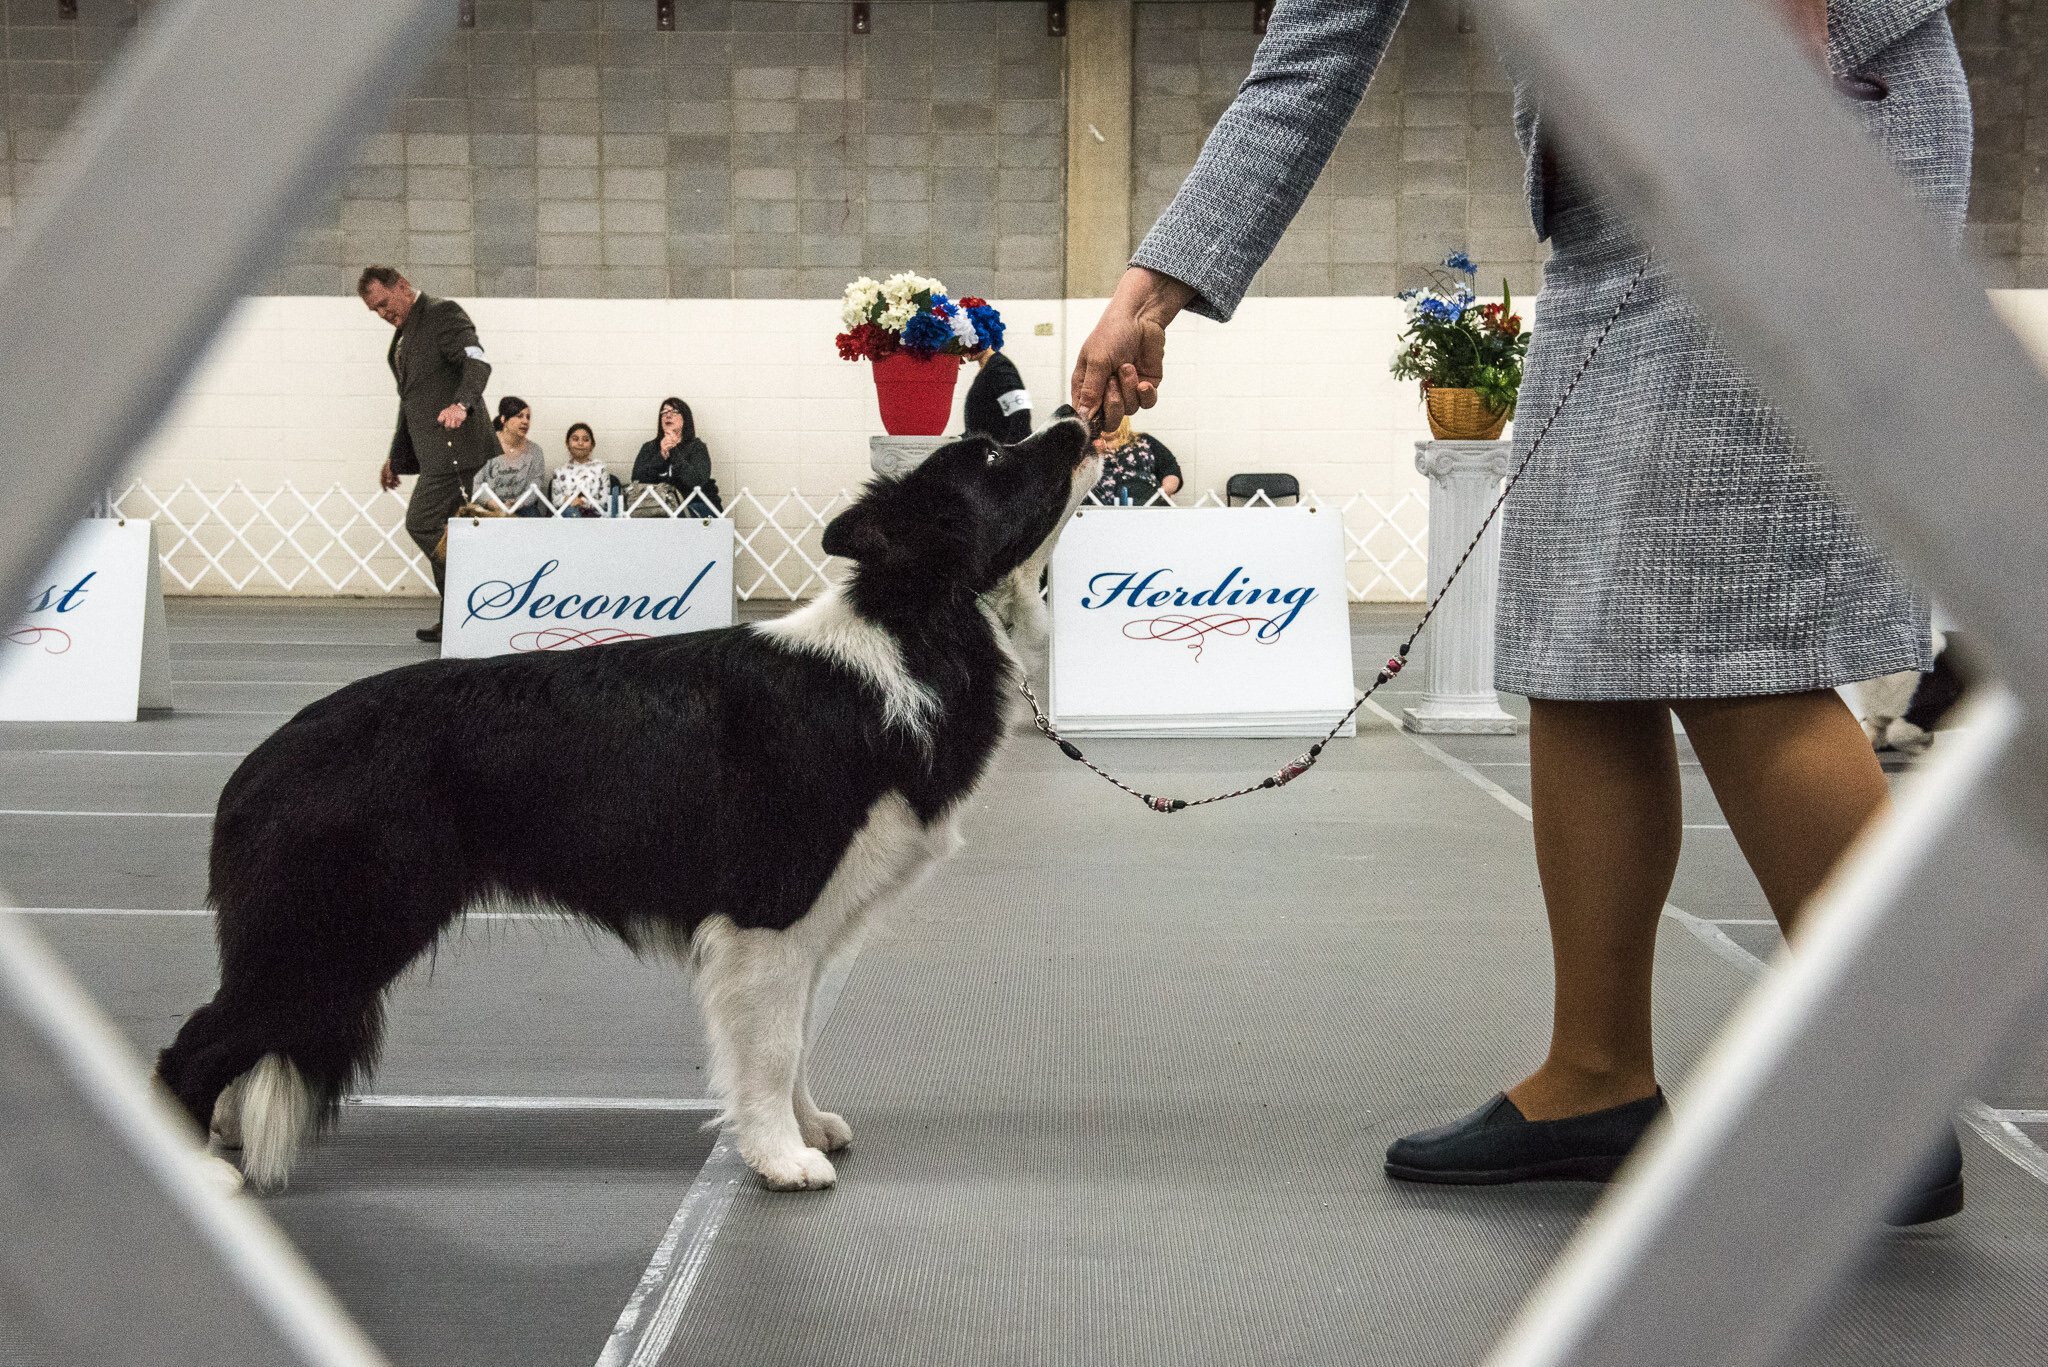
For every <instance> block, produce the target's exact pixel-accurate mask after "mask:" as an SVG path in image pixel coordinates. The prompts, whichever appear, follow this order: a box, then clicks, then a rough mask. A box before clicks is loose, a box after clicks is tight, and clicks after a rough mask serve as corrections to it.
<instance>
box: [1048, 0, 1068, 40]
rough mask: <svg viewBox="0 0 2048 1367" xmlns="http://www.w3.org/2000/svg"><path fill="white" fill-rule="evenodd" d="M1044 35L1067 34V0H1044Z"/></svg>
mask: <svg viewBox="0 0 2048 1367" xmlns="http://www.w3.org/2000/svg"><path fill="white" fill-rule="evenodd" d="M1045 36H1046V37H1048V38H1064V37H1066V36H1067V0H1045Z"/></svg>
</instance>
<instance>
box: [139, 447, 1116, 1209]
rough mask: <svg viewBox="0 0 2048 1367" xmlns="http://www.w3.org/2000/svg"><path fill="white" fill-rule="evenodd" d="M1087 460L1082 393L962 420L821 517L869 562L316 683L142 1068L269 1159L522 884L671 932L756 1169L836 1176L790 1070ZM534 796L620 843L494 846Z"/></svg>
mask: <svg viewBox="0 0 2048 1367" xmlns="http://www.w3.org/2000/svg"><path fill="white" fill-rule="evenodd" d="M1099 463H1100V462H1099V460H1098V459H1097V458H1096V457H1094V456H1093V455H1092V454H1091V451H1090V443H1089V440H1088V432H1087V429H1086V427H1085V426H1084V425H1083V424H1082V423H1080V422H1079V421H1076V420H1073V419H1067V420H1064V421H1061V422H1058V423H1056V424H1054V425H1053V426H1051V427H1048V428H1046V429H1045V430H1043V431H1041V432H1039V433H1037V434H1035V435H1034V436H1032V437H1031V438H1029V439H1028V440H1026V441H1024V442H1022V443H1019V444H1018V445H1015V446H1010V447H1003V446H999V445H997V444H996V443H995V442H993V441H991V440H989V439H987V438H984V437H968V438H965V439H962V440H960V441H958V442H955V443H952V444H950V445H948V446H944V447H941V448H940V449H939V450H938V451H936V452H935V453H934V454H933V455H932V456H931V457H930V458H929V459H927V460H926V461H925V463H924V464H922V465H920V466H919V467H917V468H916V469H915V470H913V471H911V472H910V473H909V474H907V475H904V476H902V477H900V478H896V479H883V480H879V481H876V482H875V483H872V484H870V485H869V486H868V488H867V490H866V491H865V492H864V493H863V494H862V496H861V498H860V499H859V500H858V501H857V502H855V503H854V504H853V506H851V507H850V508H848V509H847V510H846V511H845V512H844V513H841V514H840V515H839V516H838V517H837V518H836V519H834V520H833V522H832V523H831V525H829V526H828V527H827V528H826V529H825V535H824V548H825V550H826V551H828V552H830V553H831V554H833V555H837V556H842V557H845V558H846V559H849V560H851V561H852V562H853V569H852V570H851V572H850V573H849V575H848V577H847V578H846V581H845V582H844V584H843V585H841V586H839V587H836V588H833V589H831V590H828V591H827V592H826V593H825V594H824V595H823V596H822V597H820V598H818V599H817V600H816V601H814V602H813V603H811V604H810V605H808V606H806V607H804V608H802V609H800V610H798V611H796V612H794V613H791V614H790V615H789V616H787V617H784V618H781V619H779V620H777V621H773V622H767V623H762V624H756V625H752V626H741V627H734V628H730V629H727V630H722V631H706V632H699V633H696V634H693V635H685V636H665V637H659V638H656V639H653V640H647V641H631V642H623V643H618V644H613V645H603V646H596V647H592V648H589V649H585V650H577V651H568V652H562V653H559V654H547V653H541V654H533V655H517V656H500V657H497V658H492V659H481V660H437V661H431V662H428V663H424V664H417V665H411V666H408V667H406V668H403V669H396V670H392V671H390V672H389V673H385V674H380V675H377V676H376V677H374V678H369V679H364V680H361V681H360V682H357V683H354V684H351V685H349V686H348V687H346V688H343V689H341V690H339V691H338V692H335V693H334V694H332V695H330V696H328V697H326V698H324V699H322V700H321V701H319V702H316V703H314V704H313V705H312V706H310V707H308V708H306V709H305V710H304V711H303V712H301V713H299V714H298V715H297V716H296V717H294V718H293V719H292V720H291V721H289V722H287V723H286V724H285V725H284V726H282V727H280V728H279V729H278V730H277V731H276V732H275V733H274V734H273V735H272V736H271V737H270V738H269V739H268V740H266V741H264V742H263V744H262V745H260V746H258V747H257V748H256V750H255V751H253V752H252V753H251V754H250V755H249V757H248V758H247V759H245V760H244V761H243V762H242V764H241V767H240V768H238V769H237V770H236V771H235V774H234V776H233V777H232V778H231V779H229V780H228V783H227V786H226V788H225V789H223V791H222V793H221V798H220V809H219V814H218V817H217V819H216V823H215V826H214V832H213V850H212V855H211V863H210V889H209V899H210V901H211V903H212V905H213V907H214V908H215V910H216V911H217V913H218V932H219V939H220V957H221V985H220V990H219V991H218V992H217V993H216V994H215V995H214V998H213V1000H212V1001H211V1002H209V1003H208V1004H206V1005H205V1006H202V1007H200V1008H199V1009H198V1010H197V1011H196V1012H194V1013H193V1014H192V1016H191V1017H190V1019H188V1020H187V1021H186V1022H185V1025H184V1028H183V1029H181V1030H180V1031H179V1032H178V1037H177V1039H176V1040H175V1041H174V1042H173V1043H172V1044H171V1046H170V1047H169V1048H168V1049H166V1050H164V1051H163V1053H162V1055H161V1056H159V1058H158V1061H157V1074H158V1076H159V1077H160V1078H161V1079H162V1080H163V1082H164V1084H165V1085H166V1086H168V1087H169V1088H170V1090H171V1091H172V1092H173V1093H174V1094H175V1095H176V1097H177V1099H178V1101H179V1102H180V1103H182V1105H183V1106H184V1108H185V1109H186V1110H187V1111H189V1112H190V1113H191V1114H192V1116H193V1117H194V1119H196V1120H197V1121H198V1122H199V1123H200V1124H201V1125H202V1126H205V1125H207V1124H208V1123H209V1122H210V1123H211V1124H212V1126H213V1128H214V1129H215V1131H216V1133H218V1134H219V1135H220V1136H221V1137H222V1138H223V1140H225V1141H227V1142H228V1143H229V1144H233V1143H235V1142H237V1141H239V1142H240V1143H241V1144H242V1146H243V1159H242V1167H243V1171H244V1173H245V1174H246V1176H247V1177H248V1179H249V1180H250V1181H251V1182H252V1183H254V1184H255V1185H257V1186H259V1187H266V1188H269V1187H276V1186H278V1185H280V1184H282V1183H283V1182H284V1181H285V1179H286V1177H287V1176H288V1175H289V1173H290V1169H291V1164H292V1160H293V1158H294V1156H295V1155H296V1153H297V1150H298V1147H299V1145H300V1143H301V1141H302V1140H303V1139H304V1138H305V1137H306V1136H307V1135H308V1134H310V1133H311V1132H313V1131H314V1130H316V1129H318V1128H320V1127H322V1126H324V1125H326V1124H327V1123H330V1122H331V1121H332V1120H333V1119H334V1117H335V1114H336V1112H337V1109H338V1107H339V1105H340V1102H341V1099H342V1096H343V1094H344V1093H345V1092H346V1091H347V1090H349V1089H350V1088H351V1087H352V1086H354V1085H355V1084H356V1083H358V1082H360V1081H361V1080H363V1079H364V1078H365V1077H366V1076H367V1075H368V1074H369V1072H370V1071H371V1069H372V1068H373V1067H374V1065H375V1062H376V1057H377V1052H378V1046H379V1043H380V1038H381V1033H382V1027H383V996H384V990H385V988H386V987H387V986H388V985H389V984H390V983H391V981H392V979H394V978H395V977H397V976H398V974H399V973H400V972H401V971H402V970H403V969H404V968H405V967H406V965H408V964H410V963H411V962H412V961H413V960H414V959H416V958H418V957H419V956H420V954H421V953H422V952H423V951H425V950H426V949H427V948H428V947H429V946H431V945H433V944H434V943H435V941H436V940H437V939H438V938H439V937H440V935H441V933H442V932H443V931H444V930H446V929H447V928H448V927H449V925H450V923H452V922H453V921H454V920H455V919H456V917H458V916H459V915H461V914H462V912H463V910H464V909H465V908H466V907H471V906H475V905H477V904H479V903H488V902H500V901H504V900H512V901H516V902H522V903H530V904H538V905H541V906H545V907H550V908H553V909H556V910H559V911H561V912H563V913H564V914H566V915H571V916H577V917H582V918H586V919H587V920H589V921H592V922H595V923H596V924H598V925H600V926H603V927H604V928H605V929H607V930H609V931H611V932H612V933H614V934H615V935H617V936H618V937H619V938H620V939H621V940H623V941H625V942H626V943H627V944H628V945H630V946H632V947H633V948H634V949H635V950H638V951H666V952H671V953H674V954H676V955H678V956H679V957H682V958H684V959H685V960H686V961H687V962H688V964H689V965H690V966H691V968H692V969H693V971H694V982H695V986H696V990H697V995H698V999H699V1001H700V1002H701V1004H702V1006H703V1009H704V1016H705V1022H706V1026H707V1035H708V1039H709V1044H710V1056H711V1072H712V1084H713V1086H714V1087H715V1088H716V1089H717V1093H718V1096H719V1098H720V1100H721V1101H722V1102H723V1103H724V1105H725V1107H726V1110H725V1114H724V1118H725V1119H726V1121H727V1122H728V1123H730V1124H731V1125H732V1127H733V1129H734V1132H735V1140H736V1143H737V1147H738V1149H739V1152H740V1154H741V1156H743V1157H744V1158H745V1159H746V1161H747V1163H748V1164H749V1165H751V1166H752V1167H753V1169H754V1171H755V1172H757V1173H759V1174H760V1176H761V1179H762V1180H763V1181H764V1182H765V1183H767V1185H769V1186H771V1187H778V1188H802V1187H823V1186H829V1185H831V1183H832V1181H833V1170H832V1163H831V1160H829V1159H828V1158H826V1156H825V1154H826V1153H827V1152H828V1151H831V1150H835V1149H838V1148H841V1147H842V1146H844V1145H845V1144H846V1142H847V1139H848V1137H849V1131H848V1129H847V1126H846V1123H845V1122H844V1121H843V1120H841V1119H840V1118H839V1117H838V1116H836V1115H833V1114H830V1113H829V1112H825V1111H821V1110H819V1109H818V1107H817V1105H816V1104H815V1103H814V1102H813V1101H812V1100H811V1093H810V1089H809V1087H808V1085H807V1084H806V1082H805V1078H804V1033H805V1022H806V1018H807V1016H808V1014H809V1011H810V1004H811V994H812V992H813V990H814V989H815V988H816V986H817V983H818V979H819V976H820V974H821V973H822V972H823V971H824V969H825V967H826V966H827V965H828V964H829V963H830V962H831V960H832V959H833V958H834V957H835V956H836V955H839V954H842V953H844V952H845V951H846V950H848V949H849V948H851V947H852V945H853V944H854V942H855V940H856V938H857V936H858V935H859V933H860V931H861V928H862V926H863V924H864V923H865V922H866V921H867V920H868V919H869V917H870V916H871V915H872V914H873V913H874V912H875V911H876V910H877V909H879V908H880V907H881V906H882V905H883V904H884V903H886V902H887V901H889V900H890V899H892V898H894V897H896V896H898V895H900V894H902V893H903V892H904V891H906V890H907V889H909V888H910V887H912V886H913V885H914V884H916V883H917V882H918V881H919V880H920V879H921V878H922V877H923V876H924V874H925V873H927V872H928V871H929V870H930V869H931V868H932V866H933V865H934V864H935V863H936V862H937V861H938V860H940V859H942V858H944V857H945V856H947V855H948V854H950V853H951V852H952V851H953V850H954V848H955V847H956V846H957V844H958V836H957V835H956V834H955V831H954V824H955V817H956V814H957V813H958V812H959V810H960V808H961V806H962V804H963V803H964V801H965V800H966V798H967V796H968V795H969V794H970V793H971V792H972V791H973V789H974V787H975V785H976V784H977V783H978V782H979V781H980V779H981V777H982V775H983V774H984V773H985V772H986V770H987V768H988V765H989V761H990V759H991V757H992V756H993V755H994V754H995V751H996V748H997V745H998V744H999V742H1000V741H1001V739H1002V736H1003V733H1004V730H1005V722H1006V717H1007V715H1008V695H1009V693H1010V692H1011V691H1012V689H1013V687H1014V683H1015V678H1016V671H1017V668H1018V664H1017V660H1016V656H1015V654H1014V652H1013V650H1012V648H1011V646H1010V642H1009V639H1008V631H1007V625H1008V624H1007V623H1005V622H1004V621H1003V620H1002V618H1001V612H1000V611H999V609H997V608H994V607H991V606H990V605H989V604H988V603H985V602H984V601H983V595H985V594H991V595H992V597H1000V598H1002V599H1003V601H1004V602H1006V603H1007V604H1009V606H1010V608H1011V609H1012V610H1023V611H1027V612H1030V611H1036V612H1039V613H1042V611H1043V610H1042V608H1041V607H1040V605H1039V602H1038V596H1037V592H1036V589H1037V584H1038V572H1039V570H1040V569H1041V568H1042V567H1043V565H1044V563H1045V560H1046V558H1047V557H1048V556H1049V555H1050V553H1051V546H1052V541H1053V540H1054V538H1055V537H1057V535H1058V533H1059V529H1060V528H1061V527H1062V526H1063V525H1064V523H1065V520H1066V518H1067V517H1068V516H1069V515H1070V514H1071V513H1072V511H1073V509H1074V507H1075V506H1076V505H1077V504H1078V503H1079V502H1080V501H1081V499H1082V498H1083V497H1084V496H1085V495H1086V493H1087V491H1088V490H1089V488H1091V487H1092V486H1093V484H1094V482H1095V479H1096V475H1097V473H1098V471H1097V466H1098V465H1099ZM1027 581H1028V586H1029V589H1030V591H1029V592H1028V593H1027V592H1024V591H1023V587H1024V585H1025V584H1026V583H1027ZM999 588H1000V589H1002V590H1003V592H1002V593H1001V594H1000V595H996V594H992V591H995V590H998V589H999ZM1027 600H1028V606H1025V605H1026V603H1027ZM522 808H523V809H525V810H528V811H531V812H532V813H533V814H534V815H535V816H536V818H539V819H542V820H545V821H546V822H547V823H549V824H551V825H559V826H561V827H563V828H565V829H570V830H576V831H586V832H587V831H602V832H605V833H606V834H607V835H608V837H609V839H608V841H607V844H606V848H605V850H604V852H603V853H602V854H600V855H596V856H593V855H592V854H591V853H590V852H589V851H588V850H587V849H585V848H578V847H573V846H571V845H568V844H566V843H557V842H553V841H548V840H539V839H534V840H523V839H522V840H508V839H507V838H506V836H505V826H504V814H505V812H506V811H508V810H512V809H522Z"/></svg>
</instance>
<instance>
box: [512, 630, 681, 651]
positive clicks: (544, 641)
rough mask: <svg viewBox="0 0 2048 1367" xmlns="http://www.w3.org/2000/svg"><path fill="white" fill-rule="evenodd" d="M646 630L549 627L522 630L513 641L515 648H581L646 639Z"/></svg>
mask: <svg viewBox="0 0 2048 1367" xmlns="http://www.w3.org/2000/svg"><path fill="white" fill-rule="evenodd" d="M646 639H648V637H647V633H646V632H644V631H618V630H615V629H614V628H612V627H597V628H595V629H594V630H590V631H582V630H578V629H577V628H575V627H549V628H547V629H546V630H544V631H522V632H520V633H519V634H518V635H517V636H514V637H513V638H512V641H511V645H512V648H513V649H514V650H579V649H581V648H582V647H584V646H602V645H610V644H611V643H612V642H613V641H644V640H646Z"/></svg>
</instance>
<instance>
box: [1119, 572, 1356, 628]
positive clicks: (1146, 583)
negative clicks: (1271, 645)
mask: <svg viewBox="0 0 2048 1367" xmlns="http://www.w3.org/2000/svg"><path fill="white" fill-rule="evenodd" d="M1240 576H1242V578H1241V579H1240ZM1162 578H1164V580H1165V582H1164V583H1160V582H1159V581H1160V580H1161V579H1162ZM1172 581H1173V571H1172V570H1171V569H1166V568H1161V569H1156V570H1153V571H1152V572H1151V573H1149V574H1145V575H1140V574H1139V573H1138V572H1137V571H1136V570H1104V571H1103V572H1102V573H1100V574H1098V575H1095V576H1093V577H1092V578H1090V579H1089V581H1088V592H1087V593H1086V594H1084V595H1083V596H1082V598H1081V606H1082V607H1084V608H1087V609H1089V610H1090V611H1095V610H1099V609H1101V608H1107V607H1114V606H1116V604H1117V603H1119V602H1122V603H1125V604H1128V605H1129V606H1131V607H1134V608H1138V607H1144V608H1158V607H1167V606H1172V607H1177V608H1221V607H1233V608H1252V607H1258V606H1261V605H1263V606H1266V607H1285V608H1286V609H1287V611H1286V613H1285V614H1283V615H1281V616H1279V617H1273V618H1270V619H1268V620H1267V621H1266V623H1265V625H1263V626H1261V627H1260V628H1259V631H1258V638H1259V639H1260V640H1261V641H1271V640H1276V639H1278V637H1279V635H1280V633H1281V632H1283V631H1285V630H1287V628H1289V627H1291V626H1293V625H1294V619H1295V618H1297V617H1299V616H1300V615H1301V610H1302V609H1303V608H1305V607H1307V606H1308V605H1309V601H1310V600H1311V599H1313V598H1314V597H1315V596H1316V591H1315V590H1314V589H1312V588H1306V587H1304V588H1292V589H1279V588H1254V587H1251V582H1252V580H1251V576H1250V575H1248V574H1245V572H1244V566H1242V565H1239V566H1236V567H1235V568H1233V569H1232V570H1231V571H1230V573H1228V574H1226V575H1224V576H1223V577H1222V578H1221V579H1220V580H1218V581H1217V582H1216V586H1215V587H1214V588H1204V589H1197V590H1196V591H1195V592H1193V593H1190V592H1188V591H1187V590H1186V589H1185V588H1182V587H1179V586H1177V585H1175V584H1174V583H1173V582H1172Z"/></svg>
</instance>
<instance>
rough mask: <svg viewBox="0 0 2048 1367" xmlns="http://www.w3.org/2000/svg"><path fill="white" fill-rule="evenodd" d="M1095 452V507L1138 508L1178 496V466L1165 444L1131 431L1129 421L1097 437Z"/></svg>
mask: <svg viewBox="0 0 2048 1367" xmlns="http://www.w3.org/2000/svg"><path fill="white" fill-rule="evenodd" d="M1095 449H1096V450H1097V451H1100V452H1101V453H1102V478H1101V479H1099V480H1097V481H1095V488H1094V490H1093V493H1094V495H1095V499H1096V501H1097V502H1098V503H1111V504H1131V505H1133V506H1139V505H1143V504H1146V503H1149V502H1151V500H1152V496H1153V495H1154V494H1165V495H1166V496H1167V497H1169V498H1171V497H1172V496H1173V495H1175V494H1177V493H1179V492H1180V462H1179V461H1177V460H1175V459H1174V458H1173V452H1171V451H1169V450H1167V449H1166V443H1165V442H1163V441H1161V440H1159V438H1157V437H1155V436H1151V435H1149V434H1147V433H1144V432H1139V431H1135V430H1133V429H1132V427H1131V420H1130V419H1129V418H1125V419H1124V420H1123V422H1122V423H1120V424H1118V426H1117V428H1116V430H1115V431H1113V432H1104V433H1103V434H1102V435H1101V436H1099V437H1097V438H1096V439H1095Z"/></svg>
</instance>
